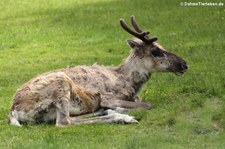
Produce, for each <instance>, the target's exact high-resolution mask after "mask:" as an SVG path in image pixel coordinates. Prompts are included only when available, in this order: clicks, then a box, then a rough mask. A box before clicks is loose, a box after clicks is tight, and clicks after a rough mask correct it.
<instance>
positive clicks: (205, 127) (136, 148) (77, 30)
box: [0, 0, 225, 149]
mask: <svg viewBox="0 0 225 149" xmlns="http://www.w3.org/2000/svg"><path fill="white" fill-rule="evenodd" d="M193 1H194V0H193ZM215 1H217V0H215ZM218 2H219V1H218ZM224 5H225V3H224ZM0 11H1V13H0V148H1V149H4V148H7V149H8V148H15V149H19V148H21V149H26V148H29V149H36V148H39V149H47V148H54V149H56V148H62V149H65V148H71V149H74V148H81V149H86V148H91V149H92V148H97V149H102V148H107V149H141V148H146V149H149V148H157V149H158V148H159V149H161V148H171V149H176V148H179V149H180V148H196V149H201V148H204V149H206V148H207V149H222V148H224V149H225V132H224V129H225V51H224V50H225V6H220V7H219V6H208V7H206V6H205V7H204V6H196V7H194V6H193V7H185V6H180V0H164V1H157V0H124V1H119V0H74V1H73V0H67V1H63V0H47V1H44V0H32V1H31V0H1V1H0ZM132 14H133V15H135V16H136V19H137V21H138V22H139V24H140V25H141V27H142V28H144V29H149V30H150V31H151V34H152V35H155V36H157V37H158V38H159V40H158V42H159V43H160V44H161V45H163V46H164V47H165V48H166V49H168V51H171V52H173V53H176V54H177V55H179V56H181V57H182V58H184V59H185V60H186V61H187V62H188V64H189V67H190V69H189V70H188V71H187V73H185V74H184V75H183V76H181V77H177V76H175V75H174V74H170V73H158V74H153V75H152V79H151V81H149V82H148V83H147V84H146V86H145V88H144V89H143V91H142V92H141V93H140V95H141V96H142V97H143V98H144V100H145V101H146V102H150V103H152V104H153V105H154V108H153V109H152V110H149V111H146V110H138V111H135V112H132V113H131V114H132V115H135V116H137V117H140V118H142V120H141V121H140V123H139V124H134V125H120V124H92V125H79V126H70V127H66V128H56V127H55V126H54V125H45V124H41V125H27V126H23V127H21V128H18V127H13V126H9V125H8V124H7V115H8V112H9V109H10V105H11V101H12V96H13V94H14V93H15V91H16V89H17V88H18V87H20V86H21V85H22V84H24V83H25V82H26V81H28V80H30V79H31V78H33V77H34V76H36V75H38V74H40V73H43V72H46V71H51V70H54V69H57V68H63V67H67V66H75V65H81V64H85V65H91V64H93V63H95V62H97V63H98V64H102V65H118V64H119V63H121V61H122V59H123V58H125V57H126V56H128V54H129V48H128V46H127V44H126V40H127V39H129V38H131V36H130V35H129V34H127V33H126V32H125V31H124V30H122V29H121V27H120V26H119V23H118V20H119V19H120V18H124V19H126V20H129V18H130V16H131V15H132Z"/></svg>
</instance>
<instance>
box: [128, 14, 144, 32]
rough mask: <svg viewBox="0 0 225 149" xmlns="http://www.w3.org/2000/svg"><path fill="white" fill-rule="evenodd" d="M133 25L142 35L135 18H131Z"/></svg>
mask: <svg viewBox="0 0 225 149" xmlns="http://www.w3.org/2000/svg"><path fill="white" fill-rule="evenodd" d="M130 19H131V24H132V25H133V27H134V29H135V30H136V31H137V32H138V33H141V32H143V31H142V30H141V29H140V28H139V27H138V25H137V22H136V20H135V17H134V16H131V18H130Z"/></svg>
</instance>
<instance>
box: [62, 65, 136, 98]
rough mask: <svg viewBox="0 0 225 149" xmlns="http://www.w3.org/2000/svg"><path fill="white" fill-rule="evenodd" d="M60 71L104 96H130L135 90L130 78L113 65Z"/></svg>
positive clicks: (80, 67) (75, 81)
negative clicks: (116, 69)
mask: <svg viewBox="0 0 225 149" xmlns="http://www.w3.org/2000/svg"><path fill="white" fill-rule="evenodd" d="M60 71H63V72H64V73H66V74H67V75H68V76H69V77H70V78H71V79H72V80H73V82H74V83H75V84H76V85H79V86H82V87H84V88H86V89H88V90H92V91H94V92H99V93H100V94H101V96H102V97H106V98H107V97H109V96H110V97H109V98H112V96H114V97H115V98H120V99H123V98H124V100H126V99H125V98H130V96H133V95H134V90H133V88H132V87H131V84H130V83H129V79H128V78H125V77H124V76H123V75H122V74H119V73H118V72H117V71H115V69H114V68H112V67H105V66H98V65H93V66H77V67H73V68H65V69H62V70H60Z"/></svg>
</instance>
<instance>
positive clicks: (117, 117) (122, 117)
mask: <svg viewBox="0 0 225 149" xmlns="http://www.w3.org/2000/svg"><path fill="white" fill-rule="evenodd" d="M110 115H111V116H112V121H113V122H114V123H121V124H132V123H138V121H137V120H136V119H135V118H134V117H133V116H129V115H126V114H120V113H113V114H110Z"/></svg>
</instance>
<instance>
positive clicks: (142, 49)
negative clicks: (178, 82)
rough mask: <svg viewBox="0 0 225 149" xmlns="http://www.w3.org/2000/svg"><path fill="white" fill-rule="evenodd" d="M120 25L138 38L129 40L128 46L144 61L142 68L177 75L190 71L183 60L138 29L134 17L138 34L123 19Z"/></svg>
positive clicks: (134, 24)
mask: <svg viewBox="0 0 225 149" xmlns="http://www.w3.org/2000/svg"><path fill="white" fill-rule="evenodd" d="M120 24H121V26H122V27H123V29H124V30H126V31H127V32H128V33H130V34H132V35H133V36H135V37H137V38H138V39H133V40H128V44H129V46H130V47H131V48H132V50H133V53H134V54H135V56H136V57H137V58H139V59H140V60H141V61H142V64H143V66H142V67H144V68H145V69H147V70H148V72H174V73H175V74H176V75H181V74H183V73H184V72H185V71H186V70H187V69H188V66H187V63H186V62H185V61H184V60H183V59H181V58H180V57H178V56H176V55H175V54H173V53H170V52H167V51H166V50H165V49H164V48H163V47H162V46H160V45H159V44H158V43H155V41H156V40H157V38H156V37H152V38H149V37H148V34H149V32H148V31H142V30H141V29H140V28H139V27H138V25H137V23H136V21H135V18H134V16H131V24H132V25H133V27H134V29H135V31H136V32H135V31H133V30H132V29H130V28H129V27H128V26H127V24H126V23H125V21H124V20H123V19H120Z"/></svg>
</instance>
